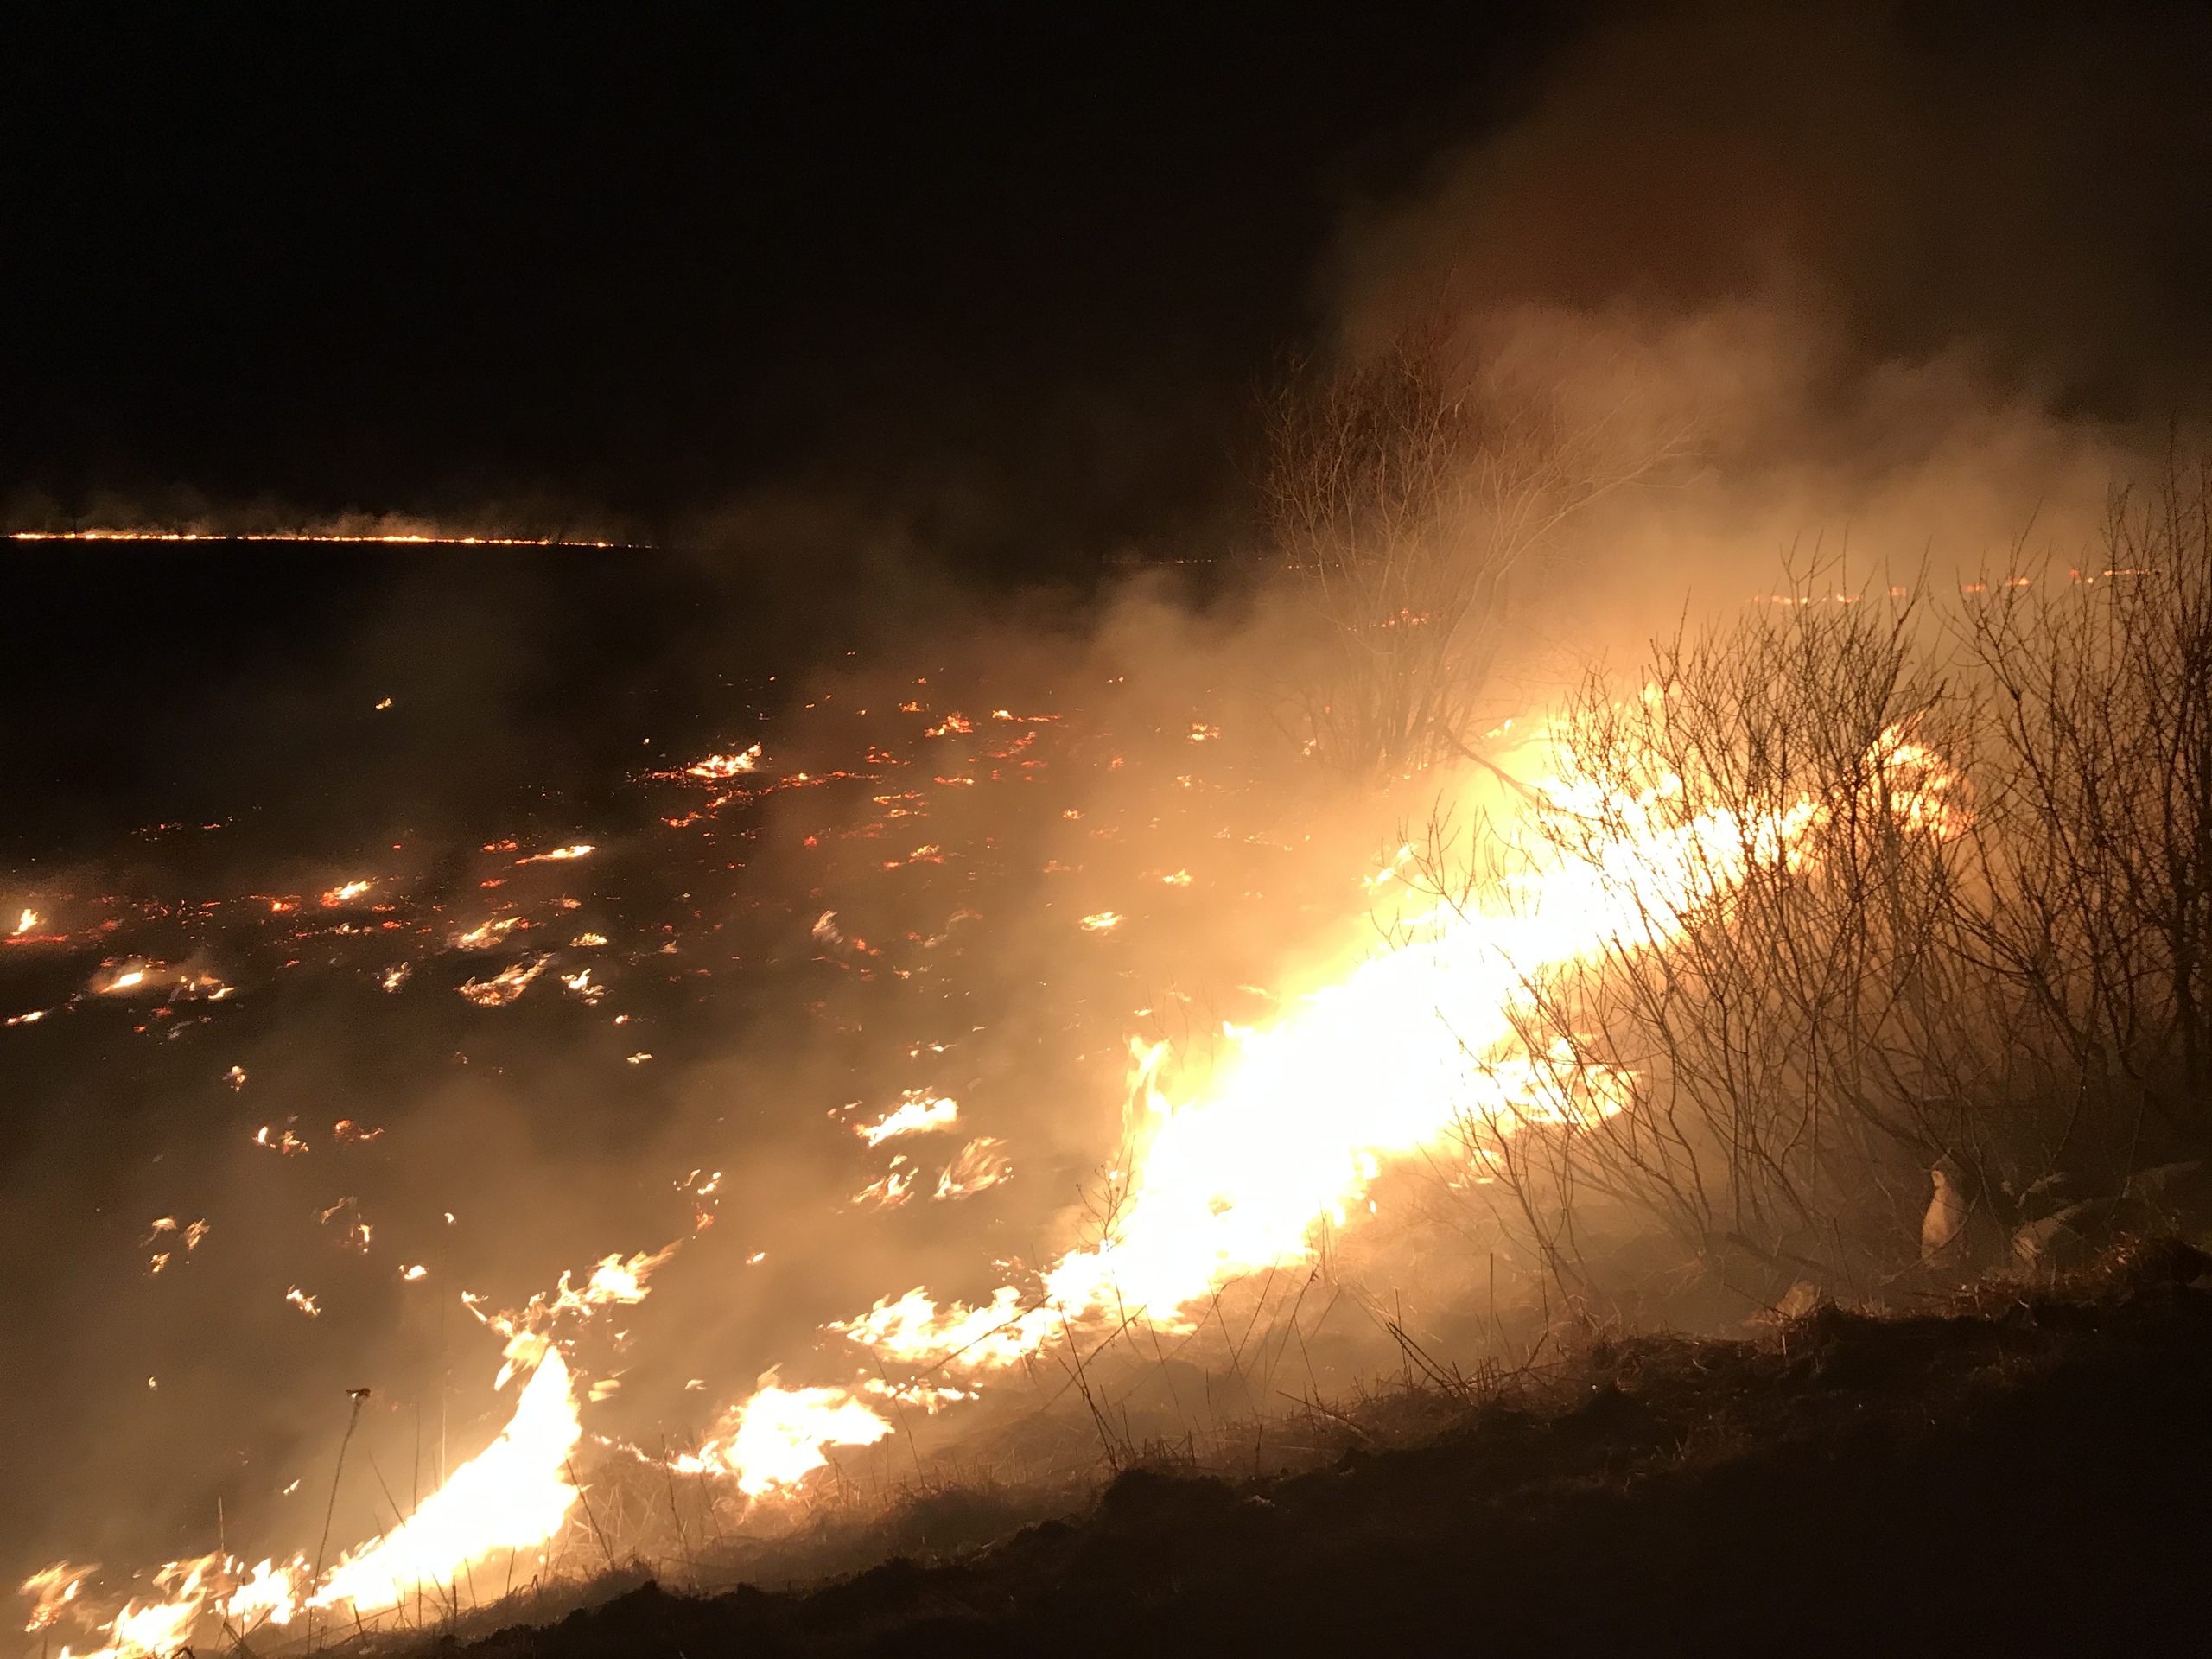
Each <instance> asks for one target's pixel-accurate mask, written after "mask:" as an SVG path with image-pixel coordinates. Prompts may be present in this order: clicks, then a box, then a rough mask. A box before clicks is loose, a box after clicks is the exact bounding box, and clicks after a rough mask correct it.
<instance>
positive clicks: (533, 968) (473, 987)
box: [454, 957, 552, 1008]
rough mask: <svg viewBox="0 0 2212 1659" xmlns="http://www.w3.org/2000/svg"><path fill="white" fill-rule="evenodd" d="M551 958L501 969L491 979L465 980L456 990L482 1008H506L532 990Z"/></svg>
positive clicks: (519, 963)
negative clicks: (533, 984)
mask: <svg viewBox="0 0 2212 1659" xmlns="http://www.w3.org/2000/svg"><path fill="white" fill-rule="evenodd" d="M551 960H552V958H551V957H533V958H531V959H530V960H528V961H524V962H518V963H513V964H512V966H510V967H506V968H503V969H500V970H499V972H498V973H496V974H494V975H493V976H492V977H491V978H489V979H469V980H463V981H462V982H461V983H460V984H459V985H456V986H455V987H454V989H455V990H456V991H458V992H460V993H461V995H463V996H465V997H467V999H468V1000H469V1001H471V1002H474V1004H475V1005H476V1006H477V1007H480V1008H504V1007H506V1006H507V1004H508V1003H510V1002H512V1001H514V1000H515V999H516V998H517V997H518V996H520V995H522V994H523V993H524V991H526V990H528V989H529V988H531V982H533V981H534V980H536V979H537V976H538V975H540V974H542V973H543V972H544V971H545V964H546V963H548V962H550V961H551Z"/></svg>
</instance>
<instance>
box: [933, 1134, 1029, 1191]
mask: <svg viewBox="0 0 2212 1659" xmlns="http://www.w3.org/2000/svg"><path fill="white" fill-rule="evenodd" d="M1001 1144H1002V1143H1001V1142H1000V1141H998V1140H997V1139H995V1137H993V1136H991V1135H982V1136H979V1137H978V1138H977V1139H976V1140H973V1141H969V1143H968V1144H967V1145H966V1146H964V1147H961V1148H960V1152H959V1154H958V1155H957V1157H955V1158H954V1159H953V1160H952V1161H951V1162H950V1163H949V1164H947V1165H946V1166H944V1174H942V1175H940V1176H939V1177H938V1183H937V1196H938V1198H967V1197H968V1196H969V1194H971V1193H976V1192H982V1191H983V1190H984V1189H985V1188H986V1187H992V1186H996V1185H998V1184H999V1183H1000V1182H1001V1181H1003V1180H1005V1179H1007V1177H1008V1176H1010V1175H1012V1174H1013V1173H1014V1165H1013V1163H1012V1161H1011V1160H1008V1159H1007V1156H1006V1155H1005V1154H1003V1153H1001V1152H1000V1151H999V1149H998V1148H999V1147H1000V1146H1001Z"/></svg>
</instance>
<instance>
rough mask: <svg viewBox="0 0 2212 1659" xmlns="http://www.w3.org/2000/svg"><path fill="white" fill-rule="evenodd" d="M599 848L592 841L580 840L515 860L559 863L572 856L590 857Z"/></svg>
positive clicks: (518, 861)
mask: <svg viewBox="0 0 2212 1659" xmlns="http://www.w3.org/2000/svg"><path fill="white" fill-rule="evenodd" d="M595 850H597V849H594V847H593V845H592V843H591V842H588V841H579V842H572V843H571V844H570V845H569V846H566V847H556V848H554V849H552V850H551V851H550V852H543V853H532V854H531V855H530V856H529V857H527V858H518V859H517V860H515V862H516V863H518V864H558V863H561V862H563V861H565V860H568V859H572V858H589V857H590V856H591V855H592V854H593V853H594V851H595Z"/></svg>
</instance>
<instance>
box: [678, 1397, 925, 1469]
mask: <svg viewBox="0 0 2212 1659" xmlns="http://www.w3.org/2000/svg"><path fill="white" fill-rule="evenodd" d="M775 1375H776V1374H775V1373H774V1372H773V1371H770V1372H769V1373H768V1374H767V1375H766V1376H763V1377H762V1378H761V1379H760V1389H759V1390H758V1391H757V1392H756V1393H755V1394H754V1395H753V1397H752V1398H751V1399H749V1400H747V1402H745V1403H744V1404H743V1405H741V1406H740V1407H739V1408H737V1409H736V1410H735V1411H734V1413H732V1414H731V1416H730V1419H729V1429H728V1433H726V1434H724V1435H722V1436H721V1437H720V1438H718V1439H715V1440H709V1442H708V1443H707V1444H706V1445H704V1446H701V1447H700V1448H699V1450H698V1451H697V1452H694V1453H690V1454H689V1455H686V1456H683V1457H680V1458H678V1459H676V1460H675V1466H676V1467H677V1469H679V1470H681V1471H683V1472H684V1473H686V1474H698V1473H702V1472H714V1473H722V1472H728V1473H730V1474H734V1475H735V1476H736V1477H737V1489H738V1491H741V1492H743V1493H744V1494H745V1495H746V1496H747V1497H766V1496H767V1495H768V1494H770V1493H771V1492H775V1491H788V1490H790V1489H791V1488H793V1487H796V1486H797V1485H798V1484H800V1483H801V1482H802V1481H804V1479H805V1478H807V1477H808V1476H809V1475H810V1474H812V1473H813V1472H814V1471H816V1470H817V1469H820V1468H822V1467H823V1466H824V1465H827V1464H828V1463H829V1452H828V1451H827V1449H826V1448H828V1447H829V1446H874V1444H875V1443H876V1442H877V1441H878V1440H882V1439H883V1438H884V1437H885V1436H886V1435H887V1434H889V1433H891V1424H890V1422H889V1421H887V1420H886V1419H885V1418H882V1417H880V1416H878V1415H877V1414H875V1413H874V1411H872V1410H870V1409H869V1408H868V1406H867V1405H866V1404H864V1403H863V1402H861V1400H860V1398H859V1397H858V1396H857V1395H855V1394H854V1392H853V1391H852V1390H851V1389H836V1388H817V1389H785V1388H779V1387H778V1386H777V1385H776V1383H775Z"/></svg>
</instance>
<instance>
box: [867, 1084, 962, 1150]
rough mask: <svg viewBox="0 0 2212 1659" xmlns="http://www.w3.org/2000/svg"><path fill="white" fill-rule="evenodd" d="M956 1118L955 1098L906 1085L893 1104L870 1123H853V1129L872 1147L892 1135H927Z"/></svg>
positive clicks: (958, 1108)
mask: <svg viewBox="0 0 2212 1659" xmlns="http://www.w3.org/2000/svg"><path fill="white" fill-rule="evenodd" d="M959 1121H960V1105H959V1103H958V1102H957V1101H954V1100H950V1099H946V1098H944V1097H942V1096H932V1095H931V1091H930V1090H926V1089H909V1090H907V1091H906V1097H905V1098H904V1099H903V1100H901V1101H900V1102H899V1105H898V1106H897V1107H896V1108H894V1109H893V1110H891V1111H889V1112H887V1113H886V1114H885V1115H884V1116H882V1117H880V1118H878V1119H877V1120H876V1121H875V1122H873V1123H855V1125H853V1133H854V1134H855V1135H858V1136H860V1138H861V1140H863V1141H867V1142H868V1145H870V1146H871V1147H880V1146H881V1145H882V1144H883V1143H884V1142H885V1141H888V1140H890V1139H891V1138H892V1137H893V1135H926V1134H928V1133H929V1132H930V1131H931V1130H932V1129H949V1128H951V1127H952V1126H953V1125H954V1124H955V1123H957V1122H959Z"/></svg>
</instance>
